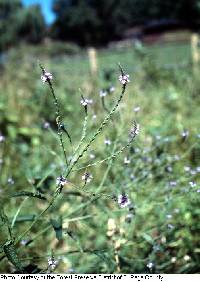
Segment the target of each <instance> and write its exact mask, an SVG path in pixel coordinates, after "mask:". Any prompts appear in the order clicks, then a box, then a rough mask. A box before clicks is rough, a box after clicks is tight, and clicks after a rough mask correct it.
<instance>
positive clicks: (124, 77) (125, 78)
mask: <svg viewBox="0 0 200 282" xmlns="http://www.w3.org/2000/svg"><path fill="white" fill-rule="evenodd" d="M119 81H120V82H121V84H122V85H126V84H127V83H128V82H130V80H129V74H123V75H122V74H121V75H120V76H119Z"/></svg>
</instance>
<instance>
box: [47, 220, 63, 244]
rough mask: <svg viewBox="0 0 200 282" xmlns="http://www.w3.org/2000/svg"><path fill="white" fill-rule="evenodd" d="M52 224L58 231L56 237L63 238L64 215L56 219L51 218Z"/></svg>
mask: <svg viewBox="0 0 200 282" xmlns="http://www.w3.org/2000/svg"><path fill="white" fill-rule="evenodd" d="M50 223H51V225H52V226H53V229H54V231H55V233H56V238H57V239H58V240H61V239H62V236H63V227H62V224H63V220H62V216H60V217H59V218H58V219H57V220H56V219H51V220H50Z"/></svg>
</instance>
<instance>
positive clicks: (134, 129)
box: [130, 122, 140, 138]
mask: <svg viewBox="0 0 200 282" xmlns="http://www.w3.org/2000/svg"><path fill="white" fill-rule="evenodd" d="M139 132H140V125H139V124H137V123H135V122H134V124H133V126H132V128H131V130H130V136H131V137H132V138H134V137H135V136H136V135H138V134H139Z"/></svg>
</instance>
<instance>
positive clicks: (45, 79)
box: [41, 69, 53, 83]
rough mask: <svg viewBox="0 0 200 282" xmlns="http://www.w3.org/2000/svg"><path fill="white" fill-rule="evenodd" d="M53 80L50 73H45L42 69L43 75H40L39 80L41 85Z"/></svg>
mask: <svg viewBox="0 0 200 282" xmlns="http://www.w3.org/2000/svg"><path fill="white" fill-rule="evenodd" d="M52 79H53V75H52V74H51V73H50V72H46V70H45V69H44V73H43V75H41V80H42V82H43V83H45V82H48V81H51V80H52Z"/></svg>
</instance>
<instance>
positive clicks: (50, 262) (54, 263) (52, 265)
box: [48, 257, 58, 270]
mask: <svg viewBox="0 0 200 282" xmlns="http://www.w3.org/2000/svg"><path fill="white" fill-rule="evenodd" d="M57 265H58V260H55V258H54V257H50V258H48V266H49V268H50V270H54V269H55V268H56V266H57Z"/></svg>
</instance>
